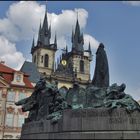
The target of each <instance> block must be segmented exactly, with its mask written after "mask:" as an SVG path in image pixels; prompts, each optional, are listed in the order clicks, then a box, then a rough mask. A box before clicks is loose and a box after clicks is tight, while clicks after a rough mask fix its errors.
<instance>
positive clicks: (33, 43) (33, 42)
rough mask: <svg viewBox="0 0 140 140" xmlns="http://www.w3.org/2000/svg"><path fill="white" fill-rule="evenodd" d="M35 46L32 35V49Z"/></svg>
mask: <svg viewBox="0 0 140 140" xmlns="http://www.w3.org/2000/svg"><path fill="white" fill-rule="evenodd" d="M34 47H35V41H34V37H33V41H32V49H33V48H34Z"/></svg>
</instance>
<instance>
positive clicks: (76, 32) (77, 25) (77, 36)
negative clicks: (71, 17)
mask: <svg viewBox="0 0 140 140" xmlns="http://www.w3.org/2000/svg"><path fill="white" fill-rule="evenodd" d="M74 37H75V39H77V40H75V41H77V42H78V41H79V40H78V39H79V37H80V25H79V21H78V19H77V22H76V28H75V35H74Z"/></svg>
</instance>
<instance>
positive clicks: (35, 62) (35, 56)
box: [34, 55, 36, 63]
mask: <svg viewBox="0 0 140 140" xmlns="http://www.w3.org/2000/svg"><path fill="white" fill-rule="evenodd" d="M34 63H36V55H35V56H34Z"/></svg>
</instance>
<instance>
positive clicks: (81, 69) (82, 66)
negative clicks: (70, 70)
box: [80, 60, 84, 72]
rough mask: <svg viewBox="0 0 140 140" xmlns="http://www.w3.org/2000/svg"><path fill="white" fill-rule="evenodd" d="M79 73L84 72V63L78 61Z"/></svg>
mask: <svg viewBox="0 0 140 140" xmlns="http://www.w3.org/2000/svg"><path fill="white" fill-rule="evenodd" d="M80 72H84V61H83V60H80Z"/></svg>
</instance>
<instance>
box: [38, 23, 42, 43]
mask: <svg viewBox="0 0 140 140" xmlns="http://www.w3.org/2000/svg"><path fill="white" fill-rule="evenodd" d="M38 42H41V22H40V26H39V32H38Z"/></svg>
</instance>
